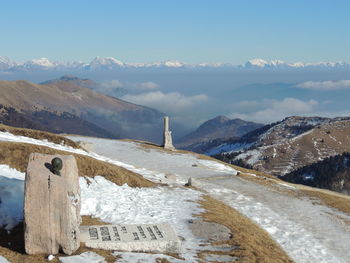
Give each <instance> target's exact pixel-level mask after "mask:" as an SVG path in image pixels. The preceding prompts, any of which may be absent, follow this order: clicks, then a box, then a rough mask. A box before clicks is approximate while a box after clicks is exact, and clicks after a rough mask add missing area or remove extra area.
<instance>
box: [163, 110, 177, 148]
mask: <svg viewBox="0 0 350 263" xmlns="http://www.w3.org/2000/svg"><path fill="white" fill-rule="evenodd" d="M163 147H164V149H168V150H175V147H174V145H173V139H172V137H171V131H169V117H168V116H165V117H164V135H163Z"/></svg>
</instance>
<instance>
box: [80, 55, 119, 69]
mask: <svg viewBox="0 0 350 263" xmlns="http://www.w3.org/2000/svg"><path fill="white" fill-rule="evenodd" d="M124 66H125V64H124V63H123V62H121V61H120V60H117V59H115V58H113V57H105V58H103V57H96V58H94V59H93V60H92V61H91V62H90V64H88V65H86V68H87V69H90V70H101V69H106V70H111V69H115V68H120V67H124Z"/></svg>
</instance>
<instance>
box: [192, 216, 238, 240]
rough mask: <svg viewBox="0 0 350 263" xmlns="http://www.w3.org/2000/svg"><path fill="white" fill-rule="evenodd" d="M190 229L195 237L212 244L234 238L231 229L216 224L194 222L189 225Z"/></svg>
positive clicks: (200, 221)
mask: <svg viewBox="0 0 350 263" xmlns="http://www.w3.org/2000/svg"><path fill="white" fill-rule="evenodd" d="M189 228H190V229H191V231H192V234H193V235H194V236H196V237H198V238H201V239H204V240H207V241H211V242H216V241H223V240H229V239H231V238H232V234H231V231H230V229H228V228H227V227H225V226H223V225H220V224H217V223H214V222H206V221H203V220H194V221H192V222H191V223H190V224H189Z"/></svg>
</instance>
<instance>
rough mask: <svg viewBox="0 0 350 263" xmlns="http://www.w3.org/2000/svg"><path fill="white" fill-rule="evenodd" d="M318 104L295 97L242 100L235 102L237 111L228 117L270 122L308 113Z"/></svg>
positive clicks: (314, 101)
mask: <svg viewBox="0 0 350 263" xmlns="http://www.w3.org/2000/svg"><path fill="white" fill-rule="evenodd" d="M318 104H319V103H318V102H317V101H316V100H308V101H303V100H299V99H296V98H284V99H282V100H271V99H264V100H261V101H242V102H240V103H238V104H237V111H238V112H235V113H232V114H231V115H230V117H231V118H241V119H244V120H250V121H255V122H260V123H270V122H275V121H278V120H281V119H283V118H285V117H287V116H293V115H310V114H312V113H313V112H314V111H315V109H316V106H317V105H318ZM247 112H248V113H247Z"/></svg>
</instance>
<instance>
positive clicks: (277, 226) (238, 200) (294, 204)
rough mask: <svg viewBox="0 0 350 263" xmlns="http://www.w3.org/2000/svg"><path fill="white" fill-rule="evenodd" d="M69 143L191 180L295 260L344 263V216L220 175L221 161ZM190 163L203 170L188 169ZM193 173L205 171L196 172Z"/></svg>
mask: <svg viewBox="0 0 350 263" xmlns="http://www.w3.org/2000/svg"><path fill="white" fill-rule="evenodd" d="M75 140H83V141H87V142H92V143H94V144H95V150H96V152H98V153H100V154H101V155H106V156H109V157H110V158H112V159H117V160H120V161H122V162H126V163H129V164H133V165H134V166H136V167H144V168H147V169H148V170H152V171H153V172H154V173H157V172H158V173H163V174H164V173H165V174H168V175H174V176H176V181H178V182H184V181H186V180H187V179H188V178H189V177H192V178H196V180H195V182H196V186H199V187H200V188H202V189H205V190H206V191H207V192H208V193H209V194H211V195H212V196H214V197H215V198H217V199H219V200H222V201H224V202H225V203H227V204H229V205H230V206H232V207H234V208H235V209H237V210H238V211H240V212H241V213H242V214H244V215H246V216H247V217H248V218H250V219H252V220H253V221H255V222H256V223H257V224H258V225H259V226H261V227H262V228H263V229H265V230H266V231H267V232H269V234H270V235H271V236H272V237H273V238H274V239H275V240H276V241H277V242H278V243H279V244H280V246H281V247H282V248H283V249H284V250H285V251H286V252H287V253H288V254H289V255H290V256H291V258H293V259H294V260H295V261H296V262H350V260H349V259H350V252H349V250H348V247H349V246H348V244H350V229H349V228H348V227H346V226H345V225H344V223H342V222H341V221H340V220H339V218H343V220H345V221H346V220H350V216H349V215H346V214H343V213H341V212H338V211H335V210H334V209H331V208H328V207H325V206H322V205H315V204H314V202H313V201H312V200H310V199H308V198H307V197H303V198H302V199H299V198H298V197H293V196H288V195H287V196H286V195H285V194H283V193H280V192H271V190H270V189H267V188H266V187H264V186H262V185H258V184H255V183H252V182H249V181H245V180H242V179H241V178H239V177H236V176H232V175H233V174H235V173H232V171H228V172H225V171H224V169H225V168H224V167H225V165H222V164H221V163H216V164H217V165H218V166H217V167H215V168H214V170H210V169H209V167H210V165H208V163H206V161H203V162H204V163H203V162H202V160H199V159H197V160H195V159H196V157H195V156H194V155H191V154H181V153H169V152H164V151H160V150H156V149H145V148H143V147H142V146H140V145H138V144H137V143H133V142H125V141H111V140H104V139H94V138H83V137H80V138H75ZM191 163H194V164H200V165H201V164H204V165H205V166H204V167H200V166H199V167H193V166H192V165H190V164H191ZM210 163H211V162H210ZM213 163H215V162H213ZM221 165H222V166H221ZM196 169H203V170H207V171H202V170H200V172H198V173H197V172H196ZM210 175H211V176H210ZM230 175H231V176H230ZM280 188H281V189H282V190H283V189H286V188H287V189H292V190H295V191H297V190H296V189H293V187H291V186H289V185H288V184H280ZM296 211H298V213H296ZM335 236H336V238H335Z"/></svg>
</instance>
